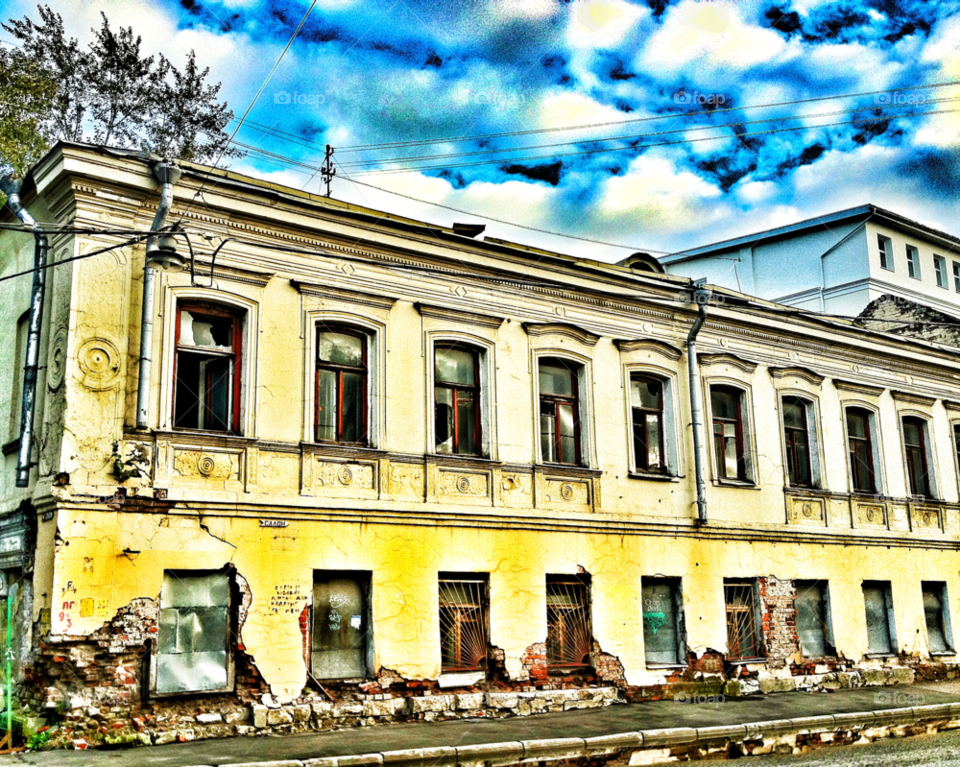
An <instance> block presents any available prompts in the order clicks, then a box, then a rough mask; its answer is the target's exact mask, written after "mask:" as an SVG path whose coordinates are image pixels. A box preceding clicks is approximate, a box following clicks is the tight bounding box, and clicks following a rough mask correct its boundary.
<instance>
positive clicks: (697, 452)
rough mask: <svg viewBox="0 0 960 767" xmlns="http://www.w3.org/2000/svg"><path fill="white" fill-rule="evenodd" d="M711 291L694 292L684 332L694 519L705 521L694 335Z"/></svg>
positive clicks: (701, 435)
mask: <svg viewBox="0 0 960 767" xmlns="http://www.w3.org/2000/svg"><path fill="white" fill-rule="evenodd" d="M711 296H713V291H712V290H710V289H709V288H702V287H699V288H697V289H696V291H695V292H694V294H693V300H694V302H695V303H696V304H697V318H696V319H695V320H694V322H693V326H692V327H691V328H690V332H689V333H688V334H687V371H688V372H689V374H690V414H691V416H692V421H693V469H694V475H695V477H696V483H697V523H698V524H701V525H705V524H706V523H707V482H706V479H705V477H704V467H703V402H702V401H701V386H700V363H699V362H698V361H697V335H698V334H699V333H700V329H701V328H702V327H703V323H704V322H705V321H706V319H707V306H708V305H709V304H710V298H711Z"/></svg>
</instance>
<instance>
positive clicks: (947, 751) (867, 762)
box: [684, 730, 960, 767]
mask: <svg viewBox="0 0 960 767" xmlns="http://www.w3.org/2000/svg"><path fill="white" fill-rule="evenodd" d="M684 764H685V765H704V766H705V765H710V767H718V765H721V764H724V762H717V761H696V762H684ZM730 764H750V765H756V767H841V765H842V767H888V766H889V765H896V767H926V766H927V765H930V766H931V767H933V765H936V766H937V767H941V766H942V767H946V765H960V730H951V731H950V732H943V733H937V734H936V735H917V736H914V737H912V738H887V739H886V740H880V741H877V742H875V743H870V744H867V745H863V746H825V747H823V748H821V749H817V750H815V751H811V752H809V753H807V754H803V755H801V756H761V757H756V758H753V759H749V760H748V761H746V762H745V761H744V760H737V761H736V762H731V763H730Z"/></svg>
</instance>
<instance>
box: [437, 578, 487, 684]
mask: <svg viewBox="0 0 960 767" xmlns="http://www.w3.org/2000/svg"><path fill="white" fill-rule="evenodd" d="M487 647H488V642H487V579H486V575H483V574H454V573H441V574H440V656H441V668H442V669H443V670H444V671H479V670H481V669H484V668H486V665H487Z"/></svg>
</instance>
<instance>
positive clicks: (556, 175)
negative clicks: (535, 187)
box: [500, 160, 563, 186]
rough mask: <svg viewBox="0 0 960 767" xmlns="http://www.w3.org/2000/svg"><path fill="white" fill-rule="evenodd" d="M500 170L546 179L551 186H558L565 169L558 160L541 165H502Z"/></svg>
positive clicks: (535, 178) (526, 176) (538, 179)
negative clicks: (562, 171)
mask: <svg viewBox="0 0 960 767" xmlns="http://www.w3.org/2000/svg"><path fill="white" fill-rule="evenodd" d="M500 170H501V171H503V172H504V173H506V174H508V175H516V176H523V177H524V178H529V179H530V180H531V181H546V182H547V183H548V184H550V186H556V185H557V184H559V183H560V172H561V170H563V163H562V162H560V161H559V160H557V161H556V162H551V163H543V164H541V165H517V164H510V165H501V166H500Z"/></svg>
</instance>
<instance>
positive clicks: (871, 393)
mask: <svg viewBox="0 0 960 767" xmlns="http://www.w3.org/2000/svg"><path fill="white" fill-rule="evenodd" d="M833 385H834V386H835V387H836V388H837V389H839V390H840V391H848V392H853V393H854V394H865V395H867V396H868V397H879V396H880V395H881V394H883V387H882V386H869V385H867V384H864V383H858V382H857V381H844V380H841V379H839V378H834V379H833Z"/></svg>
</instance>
